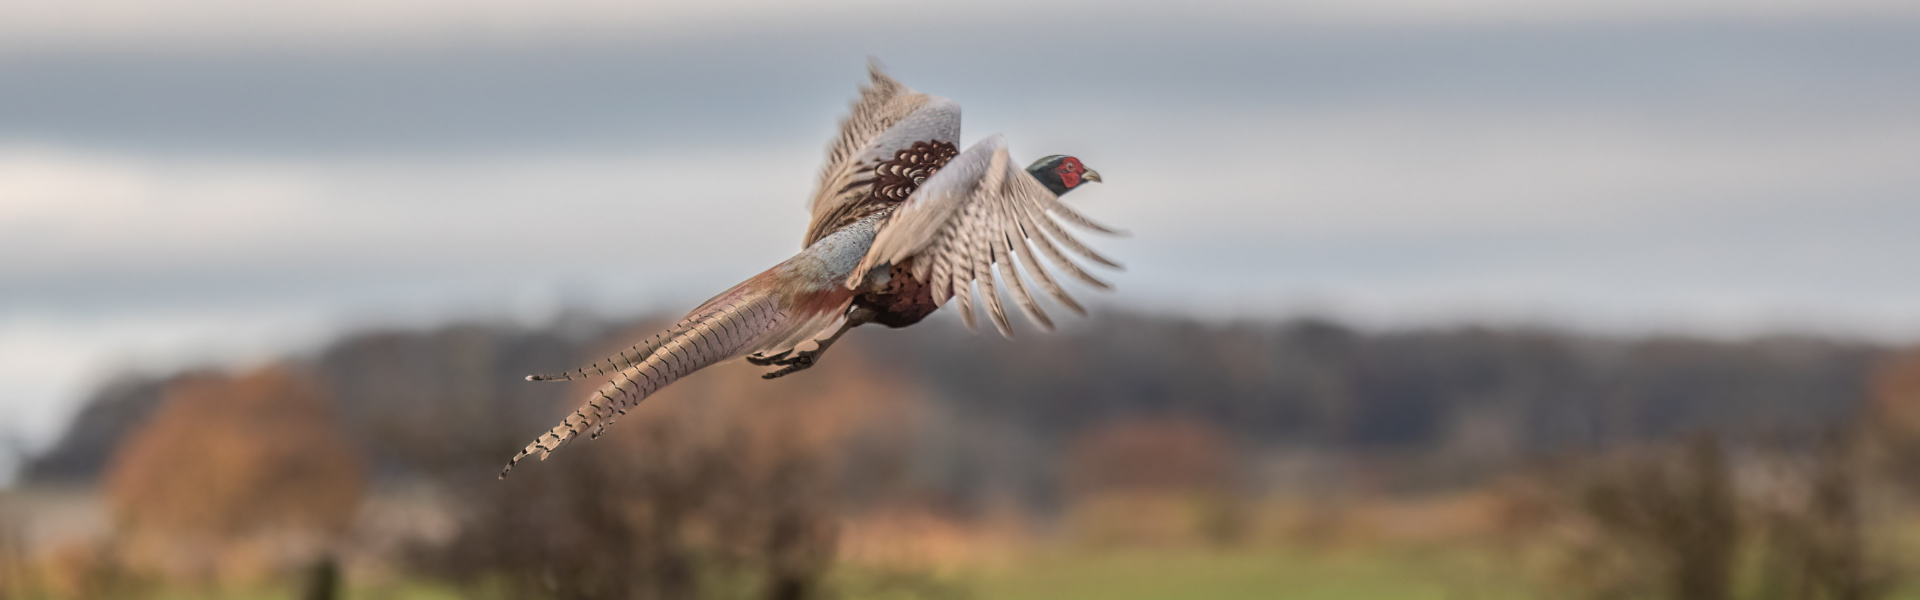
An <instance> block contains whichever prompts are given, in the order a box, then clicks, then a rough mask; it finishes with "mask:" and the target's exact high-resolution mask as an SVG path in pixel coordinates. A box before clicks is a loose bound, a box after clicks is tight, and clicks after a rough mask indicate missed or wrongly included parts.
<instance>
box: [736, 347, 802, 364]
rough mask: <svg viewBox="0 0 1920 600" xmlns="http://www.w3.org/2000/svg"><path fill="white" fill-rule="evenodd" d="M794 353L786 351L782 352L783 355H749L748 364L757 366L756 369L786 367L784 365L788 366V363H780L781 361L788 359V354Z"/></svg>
mask: <svg viewBox="0 0 1920 600" xmlns="http://www.w3.org/2000/svg"><path fill="white" fill-rule="evenodd" d="M792 352H793V351H792V350H788V351H786V352H781V353H779V354H774V355H770V356H762V355H759V354H748V355H747V356H746V358H747V362H748V363H749V364H752V365H753V366H756V367H766V366H772V365H784V364H787V363H784V362H780V361H781V359H784V358H786V357H787V355H788V354H791V353H792Z"/></svg>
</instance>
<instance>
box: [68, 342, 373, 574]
mask: <svg viewBox="0 0 1920 600" xmlns="http://www.w3.org/2000/svg"><path fill="white" fill-rule="evenodd" d="M363 486H364V482H363V469H362V467H361V464H360V461H359V457H358V455H357V453H356V451H355V449H354V447H353V445H352V444H351V443H350V441H349V440H347V439H346V438H345V437H344V436H343V435H342V434H341V433H340V432H339V431H338V430H337V428H336V427H335V424H334V422H333V418H332V414H331V410H330V407H329V400H328V398H327V396H326V395H325V393H324V392H323V391H322V390H320V389H319V388H317V387H316V386H315V385H314V384H312V383H311V382H310V381H309V380H308V379H306V378H305V377H303V376H302V375H301V374H299V373H298V372H297V371H296V370H294V369H293V368H291V367H285V366H277V367H268V368H264V369H260V370H258V371H254V372H251V373H246V374H242V375H237V376H227V375H216V374H203V375H199V376H194V377H187V378H182V379H180V380H178V381H176V382H174V383H172V384H171V385H170V386H169V387H168V388H167V390H166V392H165V394H164V398H163V404H162V405H161V407H160V408H159V410H158V412H157V413H156V414H154V415H153V417H152V418H151V420H149V421H148V422H147V423H146V424H145V425H143V426H141V427H140V429H139V430H137V431H136V432H135V433H134V434H133V435H132V436H131V437H130V438H129V439H128V440H127V441H126V442H125V443H124V444H123V445H122V446H121V448H120V449H119V450H118V452H117V453H116V455H115V457H114V459H113V462H112V464H111V466H110V468H109V470H108V473H107V475H106V480H105V482H104V488H105V491H106V496H107V500H108V504H109V506H110V508H111V510H112V514H113V518H114V522H115V528H116V532H117V533H118V534H119V539H120V540H122V541H124V542H125V543H126V544H127V546H128V551H129V553H130V554H131V557H130V558H131V559H132V560H134V561H135V562H137V563H140V564H142V565H145V566H147V567H150V568H154V569H157V570H159V571H162V572H165V573H168V574H171V575H174V576H182V577H187V578H190V579H195V580H201V581H208V580H213V579H223V578H230V577H240V578H249V577H254V576H258V575H262V574H269V573H274V572H277V571H281V570H284V569H286V568H290V567H295V566H298V565H304V564H307V563H310V562H311V561H312V560H313V559H314V558H315V557H316V556H318V555H320V554H324V553H325V552H326V551H327V546H328V544H329V542H330V540H332V539H333V538H334V537H335V536H337V535H339V534H340V533H341V532H343V531H345V530H346V528H347V527H348V525H349V524H350V523H351V521H352V519H353V516H354V513H355V509H356V507H357V506H358V504H359V502H360V498H361V494H362V488H363Z"/></svg>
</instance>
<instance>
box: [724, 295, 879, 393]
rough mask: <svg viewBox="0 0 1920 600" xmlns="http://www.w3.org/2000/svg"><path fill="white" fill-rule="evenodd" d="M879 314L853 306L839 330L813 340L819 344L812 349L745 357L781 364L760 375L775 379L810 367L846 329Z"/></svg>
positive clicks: (766, 362)
mask: <svg viewBox="0 0 1920 600" xmlns="http://www.w3.org/2000/svg"><path fill="white" fill-rule="evenodd" d="M879 316H880V313H879V312H878V311H875V310H873V309H871V308H867V307H865V306H856V307H854V308H853V310H851V311H848V312H847V322H846V323H844V324H842V325H840V330H839V331H835V332H833V335H830V336H827V338H826V339H823V340H814V342H815V343H817V344H819V345H818V346H816V347H814V349H812V350H800V351H792V350H789V351H787V352H782V353H780V354H776V355H773V356H767V357H762V358H759V359H755V358H753V357H751V356H749V357H747V362H751V363H753V364H756V365H762V366H765V365H781V368H780V370H778V371H774V372H772V373H767V374H764V375H761V376H760V378H761V379H777V378H780V377H785V376H787V375H791V374H794V373H797V372H800V371H805V370H807V369H809V368H812V367H813V365H815V364H818V363H819V362H820V356H821V355H823V354H826V353H827V347H829V346H832V345H833V343H834V342H836V341H839V340H840V336H843V335H846V334H847V330H850V329H853V328H855V327H859V326H861V325H865V324H867V323H872V322H873V320H874V318H876V317H879ZM789 353H791V354H792V356H788V354H789Z"/></svg>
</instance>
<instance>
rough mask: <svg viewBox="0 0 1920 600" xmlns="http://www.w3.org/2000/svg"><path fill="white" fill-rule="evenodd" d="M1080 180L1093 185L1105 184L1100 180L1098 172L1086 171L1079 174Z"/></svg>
mask: <svg viewBox="0 0 1920 600" xmlns="http://www.w3.org/2000/svg"><path fill="white" fill-rule="evenodd" d="M1080 178H1081V179H1085V180H1087V181H1091V182H1094V183H1106V182H1105V181H1101V180H1100V172H1099V171H1095V170H1093V169H1087V172H1085V173H1081V174H1080Z"/></svg>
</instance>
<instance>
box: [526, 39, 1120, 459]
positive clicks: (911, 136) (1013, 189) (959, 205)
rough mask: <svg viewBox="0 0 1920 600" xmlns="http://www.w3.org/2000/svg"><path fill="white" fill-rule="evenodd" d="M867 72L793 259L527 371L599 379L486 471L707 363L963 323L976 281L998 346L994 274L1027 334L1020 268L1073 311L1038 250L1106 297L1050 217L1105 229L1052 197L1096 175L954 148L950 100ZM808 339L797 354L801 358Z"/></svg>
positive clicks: (786, 355) (1000, 315)
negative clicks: (568, 409)
mask: <svg viewBox="0 0 1920 600" xmlns="http://www.w3.org/2000/svg"><path fill="white" fill-rule="evenodd" d="M870 75H871V76H872V82H871V83H869V84H868V85H867V86H866V87H864V88H862V89H861V90H860V99H859V100H858V101H856V102H854V104H853V109H852V114H850V115H848V116H847V117H846V119H845V120H844V121H842V122H841V124H840V135H839V137H838V138H836V139H835V140H834V141H833V144H832V145H831V146H830V147H829V148H828V151H827V166H826V169H825V170H824V171H822V172H821V174H820V183H819V188H818V189H816V190H815V191H814V196H813V219H812V222H811V223H810V224H809V225H808V226H807V235H806V239H805V240H804V243H803V244H802V246H803V248H804V249H803V250H802V251H801V252H800V254H798V255H795V256H794V257H793V258H789V259H787V260H786V261H785V262H782V263H780V264H778V265H775V266H774V267H773V268H772V269H768V270H767V271H766V272H763V273H761V274H759V275H755V276H753V277H752V278H749V279H747V280H746V281H744V282H741V283H740V284H739V285H736V286H733V288H732V289H729V290H727V291H725V292H721V293H720V295H718V296H715V297H714V298H713V299H712V300H708V301H707V302H706V303H705V304H701V305H700V307H699V308H695V309H693V312H691V313H688V314H687V316H686V317H685V318H683V319H681V320H680V322H678V323H676V324H674V325H673V326H672V327H669V328H667V330H666V331H662V332H660V333H659V334H657V335H655V336H653V337H652V338H649V339H647V341H645V342H641V343H639V344H636V345H634V346H633V347H632V348H629V349H627V350H625V351H622V352H621V353H619V354H617V355H614V356H612V357H610V358H607V359H605V360H602V361H599V362H596V363H593V364H590V365H587V366H585V367H581V368H579V369H574V370H572V371H567V372H565V373H560V374H554V375H529V376H527V379H528V380H529V381H564V380H573V379H584V378H587V377H591V376H596V375H603V376H604V375H611V376H612V379H611V380H610V381H608V382H607V383H606V384H605V385H602V386H600V388H599V389H598V390H597V391H595V392H594V393H593V395H592V396H591V397H589V398H588V399H587V402H586V404H585V405H583V406H581V407H580V409H579V410H577V411H575V412H574V413H573V414H572V415H570V416H568V417H567V418H566V420H564V421H562V422H561V423H560V424H559V425H558V426H556V427H554V428H553V429H551V430H549V431H547V432H546V433H545V434H542V435H541V436H540V437H539V438H538V439H536V440H534V442H533V443H532V444H529V445H527V447H526V448H525V449H524V450H521V451H520V453H519V454H516V455H514V457H513V459H512V460H509V461H508V462H507V466H506V469H502V470H501V471H500V476H501V477H506V475H507V471H508V470H511V469H513V465H514V464H515V463H518V462H520V460H521V459H523V458H526V457H527V456H530V455H533V454H535V453H538V454H539V455H540V458H542V459H545V458H546V457H547V456H548V455H549V454H550V453H552V452H553V451H554V450H556V449H558V448H559V447H560V446H562V445H564V444H566V443H567V442H569V441H571V440H573V439H574V438H575V437H577V436H579V435H581V434H583V433H584V434H588V435H589V436H590V437H599V436H600V433H601V432H602V431H604V430H605V429H606V427H607V425H608V424H609V423H612V422H613V420H614V418H615V417H617V416H619V415H621V414H625V413H626V411H627V410H628V409H630V408H633V407H634V406H635V405H637V404H639V403H640V401H641V400H642V399H645V398H646V397H647V396H648V395H650V394H652V393H654V392H655V391H658V390H659V389H660V388H662V387H665V386H666V385H667V384H669V383H672V382H673V381H674V380H676V379H679V378H681V377H684V376H686V375H688V374H690V373H693V372H694V371H697V370H699V369H701V368H704V367H706V366H708V365H712V364H714V363H718V362H721V361H724V360H728V359H732V358H735V357H745V358H746V359H747V360H748V361H749V362H752V363H753V364H756V365H761V366H779V367H780V368H779V369H778V370H775V371H773V372H770V373H767V374H765V375H763V377H766V378H768V379H772V378H775V377H780V376H783V375H787V374H789V373H793V372H795V371H798V370H801V369H805V368H808V367H811V366H813V365H814V364H815V363H817V362H818V361H819V360H820V356H821V354H823V353H825V352H826V350H827V347H828V346H831V345H832V344H833V342H834V341H836V340H838V339H840V336H841V335H844V334H845V333H846V332H847V330H849V329H852V328H854V327H857V326H860V325H863V324H866V323H880V324H882V325H886V326H888V327H905V326H908V325H912V324H914V323H918V322H919V321H920V320H921V319H923V318H926V316H927V315H928V314H931V313H932V312H933V311H934V310H935V309H937V308H939V307H940V306H941V305H944V304H946V302H947V301H948V300H953V301H955V302H957V303H958V304H959V305H960V316H961V319H962V320H963V321H965V322H966V324H967V326H968V327H970V328H971V327H974V326H975V325H974V312H973V293H974V292H973V285H974V283H975V282H978V283H979V284H980V288H981V289H980V298H981V299H982V300H983V301H984V302H985V303H986V309H987V315H988V317H989V318H991V319H992V320H993V324H994V327H995V328H996V329H999V330H1000V333H1001V334H1002V335H1007V336H1012V331H1013V330H1012V326H1011V324H1010V323H1008V321H1007V313H1006V309H1005V308H1004V307H1003V305H1002V304H1001V299H1000V292H999V291H998V289H997V288H996V287H995V283H994V279H995V277H994V273H995V270H996V269H997V270H998V273H999V280H1000V282H1001V283H1003V284H1005V285H1006V287H1007V288H1008V289H1009V290H1010V291H1011V295H1012V297H1013V300H1014V302H1015V303H1017V304H1019V305H1020V308H1021V310H1022V311H1023V312H1025V313H1026V314H1027V316H1028V317H1029V318H1031V319H1033V321H1034V322H1035V323H1038V324H1039V325H1040V326H1041V327H1042V328H1046V329H1051V328H1052V326H1053V323H1052V321H1050V320H1049V319H1048V318H1047V315H1046V313H1045V312H1042V311H1041V309H1040V305H1039V304H1038V303H1037V302H1035V300H1034V297H1033V295H1032V294H1031V293H1029V292H1028V291H1027V284H1026V283H1024V282H1023V281H1022V276H1021V271H1024V272H1025V274H1026V275H1027V276H1031V277H1032V278H1033V282H1034V283H1035V284H1036V285H1038V286H1039V287H1040V289H1041V290H1042V291H1044V292H1045V293H1046V294H1047V295H1048V296H1051V297H1053V298H1054V300H1056V301H1058V302H1059V303H1060V304H1062V305H1064V306H1066V307H1067V308H1068V309H1070V310H1072V311H1074V312H1076V313H1080V314H1085V313H1086V311H1085V309H1083V308H1081V307H1080V305H1079V304H1078V303H1076V302H1074V301H1073V298H1071V297H1069V296H1067V293H1066V291H1065V290H1063V289H1061V288H1060V285H1059V284H1058V283H1056V282H1055V281H1054V280H1053V278H1052V276H1050V275H1049V274H1048V273H1047V270H1046V268H1045V267H1044V266H1043V265H1042V264H1041V262H1040V260H1039V259H1038V258H1037V255H1038V254H1044V255H1046V256H1047V259H1048V261H1050V262H1052V263H1053V264H1054V265H1056V266H1058V267H1059V269H1060V270H1062V271H1065V272H1066V273H1068V274H1069V275H1071V276H1072V277H1073V278H1075V279H1078V280H1080V281H1082V282H1085V283H1087V284H1088V285H1092V286H1094V287H1098V288H1102V289H1105V288H1107V284H1105V283H1103V282H1101V281H1100V280H1098V279H1095V278H1093V276H1091V275H1089V274H1087V272H1086V271H1084V270H1082V269H1081V268H1080V267H1079V266H1076V265H1075V264H1074V263H1073V262H1072V261H1071V260H1069V259H1068V257H1067V252H1066V251H1071V252H1073V253H1075V254H1079V255H1081V256H1084V257H1086V258H1088V259H1091V260H1093V261H1094V262H1098V263H1100V264H1103V265H1106V266H1109V267H1113V268H1119V265H1118V264H1116V263H1114V262H1113V261H1111V260H1108V259H1106V258H1105V257H1102V256H1100V255H1099V254H1097V253H1095V252H1094V251H1093V250H1091V249H1088V248H1087V247H1086V246H1085V245H1083V244H1081V243H1080V242H1079V241H1078V240H1076V239H1074V238H1073V236H1072V235H1071V234H1069V233H1068V232H1067V231H1066V230H1065V229H1063V228H1062V227H1061V226H1060V224H1059V223H1057V222H1056V221H1055V220H1056V219H1058V220H1060V221H1066V222H1068V223H1072V224H1074V225H1076V226H1079V227H1083V228H1086V229H1091V230H1094V231H1098V232H1102V233H1108V234H1115V233H1118V232H1116V231H1114V230H1112V229H1108V228H1106V227H1103V226H1101V225H1098V224H1096V223H1094V222H1092V221H1090V220H1088V219H1087V218H1086V217H1083V216H1081V215H1080V214H1079V213H1076V212H1074V211H1073V210H1072V209H1070V208H1067V206H1066V205H1064V204H1061V203H1060V199H1059V197H1060V195H1062V194H1065V193H1067V192H1069V191H1072V190H1073V189H1075V188H1077V187H1079V186H1080V185H1081V184H1083V183H1085V182H1088V181H1096V182H1097V181H1100V174H1099V173H1096V172H1094V171H1092V170H1090V169H1088V168H1086V166H1085V165H1083V164H1081V163H1080V160H1079V159H1077V158H1074V157H1071V156H1064V155H1054V156H1048V157H1046V158H1042V159H1040V160H1039V161H1037V162H1034V163H1033V164H1032V165H1031V166H1028V167H1027V168H1025V169H1021V168H1019V167H1016V166H1014V164H1013V161H1012V159H1011V158H1009V157H1008V154H1007V146H1006V142H1005V141H1004V140H1003V139H1001V137H1000V136H999V135H994V136H990V137H988V138H986V139H984V140H981V141H979V142H977V143H975V144H974V145H973V146H972V147H969V148H967V150H966V151H965V152H960V151H959V150H958V145H957V143H956V142H957V140H958V138H959V135H960V106H959V105H958V104H955V103H954V102H953V101H951V100H948V99H946V98H941V97H938V96H929V95H926V94H922V93H919V92H915V91H913V90H911V89H908V88H907V87H906V86H904V85H901V84H900V82H898V81H894V80H893V78H891V77H888V76H887V75H886V74H885V73H882V72H881V71H880V69H879V68H878V67H877V66H876V67H873V68H871V69H870ZM1062 247H1065V249H1066V251H1062V249H1061V248H1062ZM1036 250H1037V252H1036ZM1016 263H1018V264H1019V265H1020V267H1018V268H1016V267H1015V264H1016ZM808 342H811V343H812V347H811V348H807V349H801V348H800V346H801V345H802V344H805V343H808Z"/></svg>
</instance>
